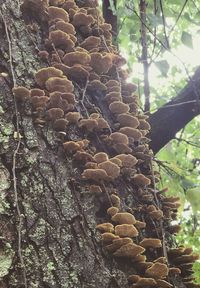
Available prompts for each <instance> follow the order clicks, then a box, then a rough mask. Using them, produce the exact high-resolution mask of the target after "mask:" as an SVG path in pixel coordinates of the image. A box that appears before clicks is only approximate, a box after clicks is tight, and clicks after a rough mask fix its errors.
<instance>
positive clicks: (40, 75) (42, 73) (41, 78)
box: [35, 67, 63, 87]
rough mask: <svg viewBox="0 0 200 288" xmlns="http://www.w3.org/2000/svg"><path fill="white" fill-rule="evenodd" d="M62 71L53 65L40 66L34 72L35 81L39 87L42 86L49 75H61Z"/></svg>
mask: <svg viewBox="0 0 200 288" xmlns="http://www.w3.org/2000/svg"><path fill="white" fill-rule="evenodd" d="M62 76H63V72H62V71H61V70H59V69H56V68H54V67H48V68H42V69H40V70H38V72H37V73H36V74H35V81H36V83H37V84H38V85H39V86H40V87H44V85H45V82H46V81H47V80H48V79H49V78H50V77H62Z"/></svg>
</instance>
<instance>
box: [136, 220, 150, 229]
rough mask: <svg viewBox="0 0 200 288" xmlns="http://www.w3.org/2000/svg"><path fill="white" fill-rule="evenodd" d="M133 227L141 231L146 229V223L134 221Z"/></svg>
mask: <svg viewBox="0 0 200 288" xmlns="http://www.w3.org/2000/svg"><path fill="white" fill-rule="evenodd" d="M134 225H135V227H136V228H137V229H143V228H145V227H146V225H147V224H146V223H145V222H142V221H138V220H137V221H136V223H135V224H134Z"/></svg>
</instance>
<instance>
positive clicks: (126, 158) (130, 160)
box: [115, 154, 138, 168]
mask: <svg viewBox="0 0 200 288" xmlns="http://www.w3.org/2000/svg"><path fill="white" fill-rule="evenodd" d="M115 158H118V159H120V160H121V161H122V166H123V167H126V168H132V167H134V166H135V165H136V164H137V162H138V160H137V159H136V158H135V157H134V156H133V155H131V154H119V155H117V156H115Z"/></svg>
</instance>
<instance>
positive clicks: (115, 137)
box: [109, 132, 129, 145]
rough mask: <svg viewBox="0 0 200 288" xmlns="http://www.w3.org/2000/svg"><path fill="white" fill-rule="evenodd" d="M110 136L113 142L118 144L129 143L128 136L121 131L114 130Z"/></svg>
mask: <svg viewBox="0 0 200 288" xmlns="http://www.w3.org/2000/svg"><path fill="white" fill-rule="evenodd" d="M109 138H110V139H111V140H112V141H113V143H115V144H116V143H117V144H125V145H128V144H129V141H128V137H127V136H126V135H124V134H123V133H120V132H114V133H112V134H110V136H109Z"/></svg>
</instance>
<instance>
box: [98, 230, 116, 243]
mask: <svg viewBox="0 0 200 288" xmlns="http://www.w3.org/2000/svg"><path fill="white" fill-rule="evenodd" d="M115 239H119V236H117V235H115V234H112V233H110V232H105V233H103V234H101V240H102V242H103V243H110V242H112V241H113V240H115Z"/></svg>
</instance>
